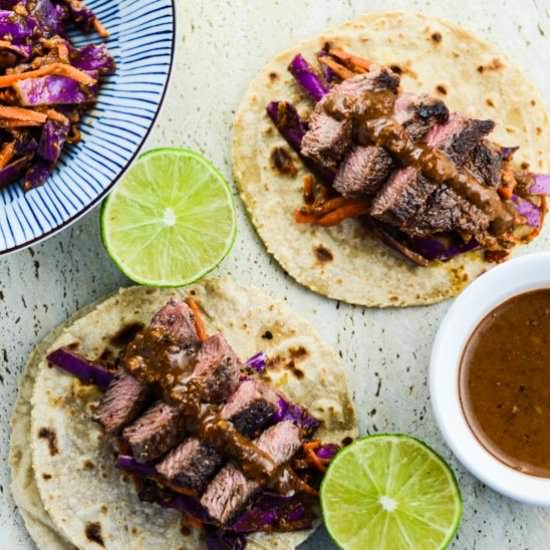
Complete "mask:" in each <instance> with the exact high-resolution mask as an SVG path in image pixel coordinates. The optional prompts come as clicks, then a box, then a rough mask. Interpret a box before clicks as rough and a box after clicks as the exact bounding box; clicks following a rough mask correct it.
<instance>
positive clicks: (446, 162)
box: [323, 90, 514, 235]
mask: <svg viewBox="0 0 550 550" xmlns="http://www.w3.org/2000/svg"><path fill="white" fill-rule="evenodd" d="M396 98H397V96H396V95H395V94H394V93H393V92H391V91H389V90H382V91H365V92H363V93H362V95H361V103H360V105H358V106H357V107H358V108H357V109H355V108H354V106H353V105H352V104H350V102H349V101H347V98H346V97H345V96H344V97H340V96H338V94H336V95H334V96H330V95H329V96H327V98H326V99H325V100H324V103H323V107H324V109H325V111H326V113H327V114H329V115H331V116H333V117H334V118H336V119H339V120H340V119H342V118H343V117H344V116H345V115H344V113H346V112H348V113H349V110H350V108H352V109H353V110H354V111H355V115H356V116H355V117H354V118H355V121H356V124H357V133H358V135H359V136H360V138H361V141H363V140H365V141H367V142H369V143H372V144H375V145H379V146H381V147H384V148H386V149H387V150H388V151H389V152H390V153H392V154H393V155H394V156H395V157H397V158H398V159H399V160H400V161H401V162H402V163H403V164H404V165H406V166H413V167H414V168H416V169H418V170H420V171H421V172H422V173H423V174H424V175H425V176H426V177H427V178H429V179H431V180H432V181H434V182H436V183H439V184H443V183H444V184H447V185H449V186H450V187H452V188H453V189H454V190H455V191H456V192H457V193H458V194H459V195H461V196H462V197H464V198H465V199H467V200H468V201H470V202H471V203H472V204H474V205H476V206H477V207H479V208H480V209H482V210H483V211H484V212H486V213H487V214H488V215H489V216H490V218H491V220H492V223H491V229H492V232H493V233H494V234H495V235H502V234H503V233H505V232H506V231H508V230H509V229H511V228H512V226H513V220H514V216H513V215H512V213H511V212H510V211H509V210H508V209H507V207H506V205H505V204H504V203H503V202H502V200H501V199H500V197H499V195H498V193H497V192H496V190H495V189H491V188H488V187H485V186H484V185H483V184H482V183H481V182H480V181H479V180H478V179H477V178H476V177H475V176H474V175H473V174H472V173H471V172H469V171H467V170H465V169H461V168H458V167H457V166H456V165H455V164H454V162H453V161H452V160H451V159H450V158H449V157H448V156H447V155H446V154H445V153H444V152H443V151H440V150H438V149H435V148H434V147H430V146H428V145H426V144H424V143H417V142H414V141H413V140H412V139H411V138H410V137H409V136H408V135H407V132H406V130H405V128H404V127H403V125H402V124H400V123H398V122H397V121H396V120H394V118H393V112H394V105H395V100H396Z"/></svg>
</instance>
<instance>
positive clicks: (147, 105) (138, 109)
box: [0, 0, 175, 255]
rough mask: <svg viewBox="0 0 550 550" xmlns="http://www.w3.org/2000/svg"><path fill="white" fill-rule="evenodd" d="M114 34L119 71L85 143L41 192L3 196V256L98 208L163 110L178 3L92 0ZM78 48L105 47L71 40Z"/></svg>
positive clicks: (11, 191)
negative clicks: (88, 45)
mask: <svg viewBox="0 0 550 550" xmlns="http://www.w3.org/2000/svg"><path fill="white" fill-rule="evenodd" d="M86 4H87V5H88V6H89V7H90V8H92V9H93V10H94V11H95V13H96V14H97V16H98V17H99V19H100V20H101V22H102V23H103V25H104V26H105V27H106V28H107V29H108V30H109V32H110V38H109V39H108V40H107V42H106V43H107V46H108V48H109V51H110V52H111V54H112V55H113V56H114V57H115V60H116V63H117V70H116V72H115V74H113V75H111V76H109V77H108V78H107V79H106V80H105V81H104V82H103V84H102V86H101V92H100V94H99V99H98V102H97V104H96V106H95V108H94V109H93V110H92V111H91V112H90V113H88V114H87V115H86V116H85V117H84V119H83V121H82V123H81V125H80V130H81V134H82V140H81V141H80V142H79V143H78V144H77V145H74V146H67V147H66V148H65V149H64V151H63V154H62V156H61V160H60V162H59V164H58V166H57V168H56V170H55V171H54V173H53V174H52V175H51V176H50V178H49V179H48V181H47V182H46V184H45V185H44V186H43V187H40V188H38V189H34V190H32V191H30V192H28V193H23V191H22V190H21V188H20V186H19V185H18V184H13V185H11V186H9V187H7V188H6V189H3V190H2V191H0V197H1V200H0V255H3V254H8V253H9V252H13V251H15V250H18V249H20V248H24V247H26V246H29V245H31V244H35V243H37V242H38V241H41V240H43V239H46V238H48V237H50V236H52V235H53V234H54V233H56V232H57V231H60V230H61V229H62V228H64V227H67V226H68V225H70V224H71V223H72V222H74V221H75V220H77V219H78V218H79V217H80V216H82V215H83V214H84V213H85V212H87V211H88V210H90V209H91V208H92V207H93V206H94V205H95V204H97V203H98V202H99V201H100V200H101V199H102V198H103V197H105V195H106V194H107V193H108V191H109V190H110V189H111V188H112V187H113V185H114V184H115V183H116V182H117V180H118V179H119V178H120V177H121V175H122V173H123V172H124V171H125V170H126V168H128V166H129V165H130V163H131V162H132V160H133V159H134V157H135V156H136V154H137V152H138V150H139V148H140V146H141V145H142V143H143V142H144V140H145V138H146V137H147V135H148V134H149V131H150V130H151V128H152V126H153V124H154V122H155V119H156V116H157V114H158V112H159V109H160V106H161V103H162V100H163V98H164V93H165V91H166V86H167V83H168V78H169V75H170V71H171V68H172V61H173V55H174V41H175V15H174V2H173V0H88V1H87V2H86ZM71 39H72V40H73V42H74V43H75V44H76V45H78V46H81V45H83V44H87V43H101V42H104V41H103V40H102V39H100V38H99V37H97V36H96V35H93V34H90V35H86V36H84V35H82V34H79V33H77V32H76V33H75V34H73V35H71Z"/></svg>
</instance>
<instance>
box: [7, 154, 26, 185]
mask: <svg viewBox="0 0 550 550" xmlns="http://www.w3.org/2000/svg"><path fill="white" fill-rule="evenodd" d="M30 160H31V157H30V156H24V157H20V158H18V159H17V160H14V161H13V162H11V163H10V164H8V165H7V166H4V168H0V189H1V188H2V187H6V186H8V185H9V184H10V183H13V182H14V181H15V180H17V178H19V176H20V175H21V174H22V173H23V170H24V169H25V168H26V167H27V165H28V163H29V162H30Z"/></svg>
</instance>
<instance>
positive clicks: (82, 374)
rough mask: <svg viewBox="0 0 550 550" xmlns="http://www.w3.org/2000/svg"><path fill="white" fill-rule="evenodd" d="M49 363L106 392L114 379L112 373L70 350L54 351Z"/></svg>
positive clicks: (60, 349) (49, 356)
mask: <svg viewBox="0 0 550 550" xmlns="http://www.w3.org/2000/svg"><path fill="white" fill-rule="evenodd" d="M48 361H49V362H50V363H51V364H52V365H55V366H56V367H58V368H60V369H62V370H64V371H66V372H68V373H69V374H72V375H74V376H76V377H77V378H79V379H80V380H82V381H83V382H85V383H87V384H95V385H96V386H98V387H99V388H101V389H102V390H106V389H107V388H108V387H109V384H110V383H111V380H112V379H113V374H112V373H110V372H109V371H107V370H105V369H104V368H103V367H101V366H99V365H98V364H96V363H92V362H91V361H88V359H85V358H84V357H82V356H81V355H78V353H75V352H74V351H72V350H70V349H68V348H59V349H57V350H55V351H53V352H52V353H50V354H49V355H48Z"/></svg>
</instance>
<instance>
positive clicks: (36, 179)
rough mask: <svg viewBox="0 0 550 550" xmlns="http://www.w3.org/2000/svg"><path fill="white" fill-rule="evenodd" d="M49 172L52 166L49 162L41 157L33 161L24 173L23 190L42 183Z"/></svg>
mask: <svg viewBox="0 0 550 550" xmlns="http://www.w3.org/2000/svg"><path fill="white" fill-rule="evenodd" d="M51 173H52V167H51V165H50V163H49V162H47V161H45V160H43V159H38V160H35V161H33V164H32V166H31V167H30V168H29V169H28V170H27V172H26V173H25V180H24V181H23V191H25V192H26V191H30V190H31V189H36V188H37V187H40V186H41V185H44V184H45V183H46V180H47V179H48V178H49V177H50V174H51Z"/></svg>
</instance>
